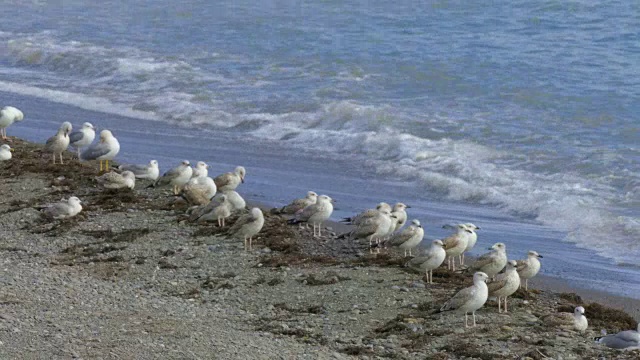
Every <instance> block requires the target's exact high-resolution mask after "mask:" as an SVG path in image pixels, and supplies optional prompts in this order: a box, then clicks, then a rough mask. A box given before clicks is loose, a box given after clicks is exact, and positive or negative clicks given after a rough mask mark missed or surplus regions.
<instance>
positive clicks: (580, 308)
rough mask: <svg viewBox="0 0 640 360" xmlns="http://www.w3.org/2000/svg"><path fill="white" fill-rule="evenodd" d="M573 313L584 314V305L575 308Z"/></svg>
mask: <svg viewBox="0 0 640 360" xmlns="http://www.w3.org/2000/svg"><path fill="white" fill-rule="evenodd" d="M573 314H574V315H576V316H579V315H584V308H583V307H582V306H578V307H577V308H576V309H575V310H573Z"/></svg>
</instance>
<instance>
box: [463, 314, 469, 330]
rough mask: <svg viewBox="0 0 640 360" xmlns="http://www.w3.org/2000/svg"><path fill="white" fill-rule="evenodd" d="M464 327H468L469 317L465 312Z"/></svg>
mask: <svg viewBox="0 0 640 360" xmlns="http://www.w3.org/2000/svg"><path fill="white" fill-rule="evenodd" d="M464 327H465V328H468V327H469V318H468V317H467V313H464Z"/></svg>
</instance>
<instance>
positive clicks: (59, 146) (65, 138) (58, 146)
mask: <svg viewBox="0 0 640 360" xmlns="http://www.w3.org/2000/svg"><path fill="white" fill-rule="evenodd" d="M71 129H72V126H71V123H70V122H68V121H65V122H63V123H62V125H60V128H59V129H58V132H57V133H56V134H55V135H53V136H52V137H50V138H49V139H47V143H46V144H45V145H44V151H46V152H50V153H52V154H53V164H54V165H55V163H56V156H60V164H64V162H63V161H62V153H63V152H65V151H66V150H67V147H69V133H70V132H71Z"/></svg>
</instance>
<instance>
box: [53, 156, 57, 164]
mask: <svg viewBox="0 0 640 360" xmlns="http://www.w3.org/2000/svg"><path fill="white" fill-rule="evenodd" d="M55 164H56V154H55V153H54V154H53V165H55Z"/></svg>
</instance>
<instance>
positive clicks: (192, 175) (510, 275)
mask: <svg viewBox="0 0 640 360" xmlns="http://www.w3.org/2000/svg"><path fill="white" fill-rule="evenodd" d="M23 118H24V115H23V113H22V112H21V111H20V110H18V109H16V108H15V107H11V106H7V107H4V108H3V109H2V110H1V111H0V134H1V135H2V138H3V139H4V140H8V138H7V137H6V128H7V127H8V126H9V125H11V124H12V123H14V122H18V121H22V120H23ZM95 135H96V128H95V127H94V126H93V125H92V124H91V123H88V122H87V123H84V124H83V125H82V127H81V128H80V129H79V130H77V131H73V126H72V124H71V123H69V122H64V123H62V125H61V126H60V128H59V130H58V131H57V133H56V134H55V135H53V136H52V137H50V138H49V139H48V140H47V142H46V145H45V151H46V152H48V153H51V156H52V158H51V159H52V162H53V163H54V164H55V163H56V162H57V160H59V163H60V164H61V165H62V164H64V162H63V153H64V152H66V151H67V149H68V148H69V146H71V147H73V148H75V149H76V152H77V156H78V158H79V159H80V160H82V161H83V160H98V161H99V162H100V171H101V172H102V171H106V173H104V174H102V175H100V176H98V177H96V181H97V183H98V184H99V185H100V186H101V187H103V188H105V189H124V188H129V189H133V188H134V187H135V185H136V181H137V180H146V181H149V182H150V184H149V185H148V186H147V187H148V188H158V187H171V188H172V190H173V194H174V195H178V196H181V197H182V198H183V199H184V200H185V201H186V202H187V203H188V204H189V205H190V207H189V209H188V210H187V214H188V215H189V220H190V221H192V222H203V221H210V222H217V223H218V226H220V227H224V226H225V225H226V224H225V220H226V219H227V218H229V217H230V216H231V214H233V213H234V212H245V213H244V214H243V215H241V216H240V217H239V218H238V219H237V220H236V221H235V222H234V223H233V224H232V225H231V226H230V228H229V230H228V232H227V234H228V235H230V236H232V237H235V238H239V239H243V240H244V248H245V250H251V248H252V238H253V237H254V236H255V235H257V234H258V233H259V232H260V230H261V229H262V227H263V225H264V214H263V213H262V210H260V209H259V208H257V207H254V208H252V209H250V210H249V211H248V212H246V202H245V200H244V199H243V198H242V196H240V194H238V193H237V192H236V191H235V190H236V188H237V187H238V186H240V184H242V183H244V181H245V176H246V170H245V168H244V167H242V166H238V167H237V168H236V169H235V170H234V171H232V172H228V173H224V174H222V175H219V176H217V177H215V178H211V177H209V174H208V168H209V166H208V165H207V164H206V163H205V162H202V161H199V162H197V163H196V165H195V166H194V167H191V163H190V162H189V161H188V160H184V161H182V162H181V163H180V164H179V165H178V166H176V167H174V168H173V169H171V170H169V171H167V172H165V173H164V174H163V175H160V170H159V165H158V162H157V161H156V160H151V161H149V163H148V164H142V165H136V164H125V165H120V166H118V167H117V168H113V169H112V168H110V167H109V161H110V160H113V159H114V158H115V157H116V155H118V153H119V152H120V144H119V142H118V140H117V139H116V138H115V137H114V136H113V134H112V133H111V131H109V130H102V131H101V132H100V140H99V141H98V142H97V143H95V144H94V143H93V141H94V139H95ZM11 151H12V149H11V148H10V147H9V145H7V144H5V145H2V146H0V161H6V160H10V159H11ZM103 162H104V163H103ZM333 202H334V201H333V199H332V198H331V197H329V196H327V195H318V194H316V193H315V192H313V191H309V192H308V193H307V194H306V196H305V197H303V198H300V199H296V200H294V201H292V202H291V203H290V204H288V205H286V206H284V207H282V208H280V209H276V210H275V211H274V212H275V213H277V214H281V215H290V216H291V219H290V220H289V221H288V222H289V223H290V224H311V225H312V227H313V237H322V229H323V223H324V222H325V221H327V220H328V219H329V218H330V216H331V214H332V213H333ZM81 203H82V202H81V200H80V199H78V198H77V197H75V196H72V197H70V198H69V199H68V200H63V201H61V202H58V203H55V204H51V205H49V206H47V207H46V208H44V209H43V212H44V213H45V214H46V215H48V216H50V217H51V218H54V219H64V218H69V217H73V216H75V215H77V214H78V213H80V212H81V211H82V205H81ZM408 208H410V207H409V206H407V205H406V204H404V203H397V204H395V205H394V206H391V205H389V204H387V203H385V202H381V203H379V204H378V205H377V206H376V208H373V209H368V210H365V211H363V212H362V213H360V214H357V215H355V216H353V217H348V218H343V219H342V220H341V222H343V223H345V224H349V225H352V226H353V230H351V231H349V232H347V233H344V234H342V235H339V236H338V238H339V239H348V241H351V242H355V241H358V240H365V241H368V242H369V247H370V249H372V251H373V249H376V251H380V250H379V249H380V248H397V249H400V250H402V251H404V256H405V257H406V256H407V253H408V255H409V256H412V250H414V249H415V248H416V247H417V246H418V245H419V244H420V243H421V242H422V240H423V238H424V229H423V228H422V225H421V223H420V221H419V220H417V219H413V220H411V221H410V225H408V226H406V227H405V225H406V223H407V220H408V215H407V209H408ZM444 227H445V228H451V229H452V230H453V234H452V235H451V236H449V237H447V238H445V239H442V240H434V241H432V243H431V246H430V247H429V248H428V249H426V250H425V251H424V252H423V253H422V254H420V255H418V256H416V257H412V258H411V259H409V260H408V261H407V263H406V266H408V267H410V268H412V269H414V270H416V271H420V272H425V275H426V280H427V283H433V270H434V269H436V268H438V267H440V266H441V265H442V264H443V263H444V261H445V260H447V267H448V269H449V270H451V271H456V259H457V260H458V263H459V267H463V266H464V263H465V258H464V255H465V253H467V252H469V251H470V250H472V249H473V248H474V246H475V245H476V243H477V240H478V234H477V232H476V231H477V230H480V228H479V227H477V226H476V225H474V224H472V223H463V224H456V225H445V226H444ZM489 250H490V251H489V252H487V253H485V254H483V255H481V256H480V257H478V258H477V259H476V260H475V261H474V262H473V263H472V264H471V265H469V266H466V267H465V268H463V270H462V271H463V272H465V273H469V274H473V275H472V276H473V284H472V285H471V286H469V287H467V288H464V289H462V290H460V291H459V292H457V293H456V294H455V295H454V296H453V297H452V298H451V299H450V300H449V301H447V302H446V303H445V304H444V305H442V307H441V308H440V309H439V310H440V311H441V312H446V311H453V312H457V313H459V314H464V315H465V327H469V321H468V316H469V314H471V316H472V325H471V326H476V317H475V313H476V311H477V310H479V309H480V308H482V307H483V306H484V305H485V303H486V301H487V300H488V299H489V297H495V298H497V300H498V312H500V313H502V312H503V311H504V312H505V313H506V312H508V297H509V296H511V295H512V294H514V293H515V292H516V291H517V290H518V289H519V288H521V287H523V286H524V288H525V291H528V280H529V279H531V278H533V277H535V276H536V275H537V274H538V272H539V271H540V267H541V263H540V260H539V259H540V258H542V256H541V255H540V254H538V253H537V252H536V251H529V252H528V254H527V258H526V259H522V260H517V261H516V260H509V259H508V257H507V253H506V245H505V244H504V243H501V242H499V243H496V244H494V245H493V246H491V247H490V248H489ZM487 282H488V283H487ZM543 321H544V322H545V323H547V324H549V325H553V326H556V327H561V328H570V329H574V330H578V331H584V330H586V329H587V327H588V321H587V318H586V317H585V315H584V308H583V307H581V306H579V307H576V308H575V310H574V312H573V313H556V314H550V315H548V316H546V317H544V318H543ZM639 331H640V327H639V328H638V331H635V330H628V331H623V332H620V333H618V334H615V335H608V336H603V337H601V338H598V340H597V341H598V342H601V343H603V344H605V345H607V346H609V347H614V348H629V347H638V346H640V334H639Z"/></svg>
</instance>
